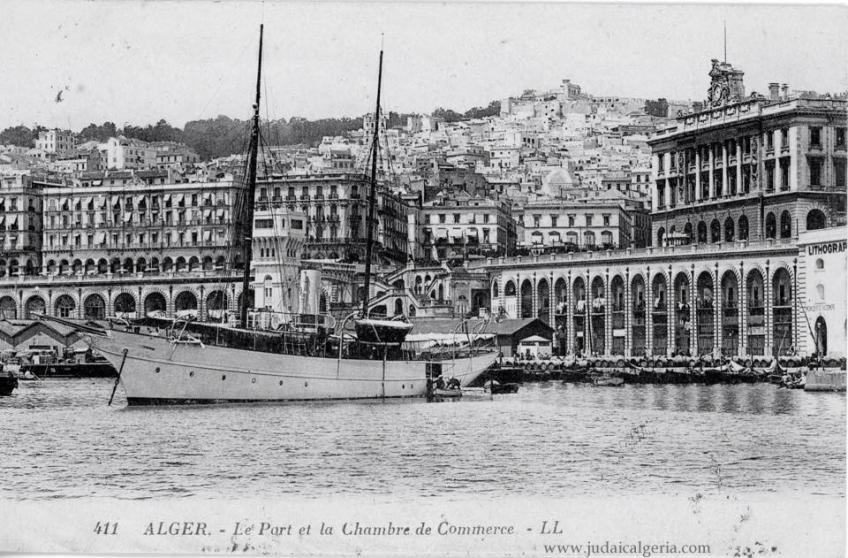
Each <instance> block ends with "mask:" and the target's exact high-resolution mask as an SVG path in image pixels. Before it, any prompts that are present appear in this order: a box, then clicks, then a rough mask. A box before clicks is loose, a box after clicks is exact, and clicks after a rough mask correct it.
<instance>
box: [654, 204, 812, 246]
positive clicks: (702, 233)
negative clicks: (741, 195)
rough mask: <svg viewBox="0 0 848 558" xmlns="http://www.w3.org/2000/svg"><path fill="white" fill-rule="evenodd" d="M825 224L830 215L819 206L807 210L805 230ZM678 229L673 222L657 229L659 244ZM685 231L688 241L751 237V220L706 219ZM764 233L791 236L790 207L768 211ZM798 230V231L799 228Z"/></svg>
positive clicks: (729, 240)
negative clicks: (826, 214) (708, 221)
mask: <svg viewBox="0 0 848 558" xmlns="http://www.w3.org/2000/svg"><path fill="white" fill-rule="evenodd" d="M826 224H827V218H826V216H825V214H824V212H822V211H821V210H820V209H812V210H810V211H809V212H808V213H807V218H806V225H807V228H806V230H808V231H814V230H818V229H823V228H824V227H825V226H826ZM676 232H678V231H677V230H676V226H675V225H672V226H671V227H670V228H669V229H668V230H666V228H665V227H660V228H659V229H657V246H663V245H664V244H665V242H666V239H667V237H668V236H669V235H673V234H675V233H676ZM682 232H683V234H684V235H685V237H686V238H687V239H688V242H697V243H699V244H706V243H716V242H734V241H736V240H748V239H749V237H750V233H751V231H750V223H749V221H748V217H747V216H746V215H741V216H740V217H739V219H737V220H735V221H734V219H733V218H732V217H727V218H725V219H724V221H719V219H718V218H715V219H713V220H712V221H710V223H709V225H707V223H706V221H699V222H698V224H697V225H694V226H693V224H692V223H686V224H685V225H684V226H683V231H682ZM763 233H764V235H765V238H791V237H792V234H793V231H792V214H791V213H790V212H789V211H788V210H784V211H782V212H780V215H779V216H778V215H777V214H776V213H774V212H771V211H770V212H768V213H767V214H766V216H765V228H764V231H763ZM795 233H796V234H797V231H795Z"/></svg>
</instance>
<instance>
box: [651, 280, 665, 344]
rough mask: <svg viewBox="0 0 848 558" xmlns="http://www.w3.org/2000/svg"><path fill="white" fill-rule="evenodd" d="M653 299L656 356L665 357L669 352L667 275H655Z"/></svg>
mask: <svg viewBox="0 0 848 558" xmlns="http://www.w3.org/2000/svg"><path fill="white" fill-rule="evenodd" d="M651 297H652V299H653V301H654V307H653V308H652V309H651V321H652V322H653V332H652V333H653V339H654V343H653V349H654V355H657V356H665V354H666V352H667V351H668V298H667V297H668V285H667V284H666V280H665V275H663V274H660V273H658V274H656V275H654V279H653V280H652V281H651Z"/></svg>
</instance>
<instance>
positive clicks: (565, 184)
mask: <svg viewBox="0 0 848 558" xmlns="http://www.w3.org/2000/svg"><path fill="white" fill-rule="evenodd" d="M573 186H574V179H573V178H571V175H570V174H568V171H567V170H565V169H564V168H558V169H554V170H552V171H551V172H549V173H548V174H547V176H545V177H544V178H543V179H542V191H541V193H542V194H543V195H546V196H551V197H558V196H560V194H561V193H562V191H563V190H568V189H570V188H571V187H573Z"/></svg>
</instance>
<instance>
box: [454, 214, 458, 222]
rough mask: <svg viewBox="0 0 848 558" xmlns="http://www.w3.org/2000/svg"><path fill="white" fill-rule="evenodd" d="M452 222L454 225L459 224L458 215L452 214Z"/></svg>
mask: <svg viewBox="0 0 848 558" xmlns="http://www.w3.org/2000/svg"><path fill="white" fill-rule="evenodd" d="M453 222H454V223H459V213H454V214H453Z"/></svg>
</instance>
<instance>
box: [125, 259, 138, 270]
mask: <svg viewBox="0 0 848 558" xmlns="http://www.w3.org/2000/svg"><path fill="white" fill-rule="evenodd" d="M134 267H135V264H134V263H133V261H132V258H125V259H124V266H123V272H124V273H132V272H133V268H134Z"/></svg>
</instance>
